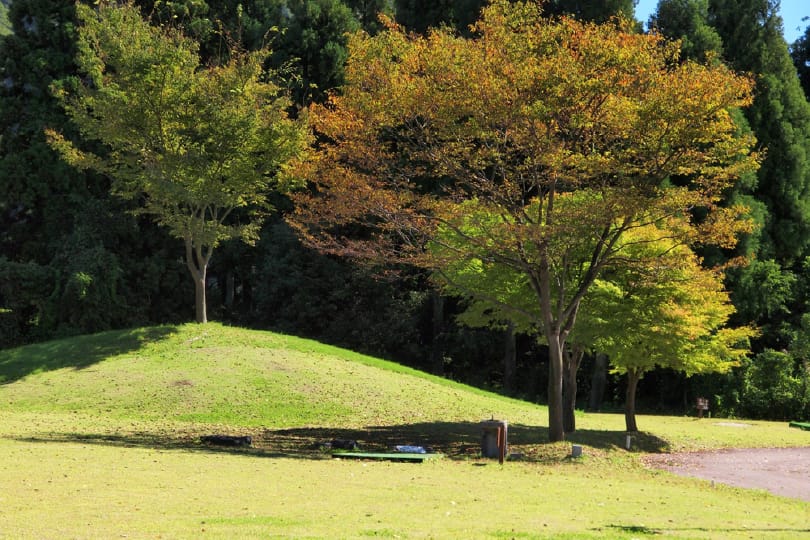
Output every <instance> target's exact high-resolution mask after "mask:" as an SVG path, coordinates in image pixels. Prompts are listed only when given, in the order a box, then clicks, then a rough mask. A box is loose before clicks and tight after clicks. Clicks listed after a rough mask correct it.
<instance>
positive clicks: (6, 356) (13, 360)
mask: <svg viewBox="0 0 810 540" xmlns="http://www.w3.org/2000/svg"><path fill="white" fill-rule="evenodd" d="M175 331H176V327H174V326H158V327H150V328H135V329H132V330H124V331H121V330H115V331H110V332H102V333H99V334H93V335H87V336H77V337H71V338H69V339H62V340H55V341H48V342H46V343H35V344H33V345H27V346H24V347H18V348H15V349H7V350H0V384H9V383H13V382H14V381H17V380H19V379H22V378H23V377H25V376H27V375H30V374H32V373H40V372H44V371H52V370H56V369H62V368H74V369H84V368H87V367H88V366H91V365H93V364H95V363H97V362H100V361H102V360H104V359H105V358H108V357H110V356H113V355H118V354H124V353H127V352H132V351H136V350H138V349H140V348H141V347H143V346H144V345H146V344H148V343H151V342H155V341H159V340H162V339H165V338H166V337H167V336H169V335H171V334H172V333H174V332H175Z"/></svg>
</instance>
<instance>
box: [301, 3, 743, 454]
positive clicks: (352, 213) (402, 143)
mask: <svg viewBox="0 0 810 540" xmlns="http://www.w3.org/2000/svg"><path fill="white" fill-rule="evenodd" d="M346 76H347V84H346V86H345V87H344V88H343V91H342V93H340V94H336V95H334V96H332V99H331V100H330V101H329V102H328V103H327V104H326V105H324V106H316V107H315V108H314V109H313V110H312V114H311V119H312V121H313V123H314V126H315V129H316V131H317V133H318V136H319V147H318V152H317V156H316V157H315V159H312V160H310V161H308V162H307V163H306V164H302V168H301V170H302V172H304V173H305V175H306V177H307V178H308V180H309V181H310V182H311V183H312V185H313V190H311V191H310V192H309V193H307V194H302V195H301V196H299V197H297V199H296V202H297V210H296V213H295V215H294V216H293V217H292V218H291V219H292V221H293V223H294V225H296V226H297V227H298V229H299V230H300V231H301V234H302V235H303V237H304V238H305V239H306V240H307V241H308V242H310V243H311V244H312V245H315V246H317V247H320V248H321V249H324V250H329V251H333V252H336V253H341V254H344V255H349V256H359V257H370V258H378V259H381V260H385V261H403V262H408V263H411V264H416V265H419V266H422V267H426V268H429V269H431V270H433V271H435V272H437V275H438V276H440V277H441V276H442V275H443V274H442V271H443V270H444V269H447V268H450V267H452V266H454V265H458V264H459V263H463V262H464V261H469V260H480V261H483V262H484V263H497V264H499V265H502V266H505V267H509V268H511V269H513V270H514V271H515V272H517V273H518V274H519V275H520V276H521V279H523V280H524V281H525V283H526V284H528V285H529V287H530V290H531V291H532V295H533V297H534V301H535V302H536V303H537V306H538V309H537V310H536V314H537V315H536V317H535V320H534V321H533V324H534V325H535V327H536V328H537V329H538V332H540V333H542V335H543V336H544V337H545V341H546V342H547V343H548V345H549V357H550V358H549V360H550V361H549V391H548V400H549V438H550V440H552V441H558V440H562V439H564V426H563V420H562V410H563V407H562V368H563V356H564V351H565V347H566V341H567V339H568V336H569V334H570V333H571V331H572V329H573V328H574V325H575V323H576V318H577V312H578V309H579V306H580V303H581V301H582V299H583V297H584V295H585V293H586V292H587V291H588V289H589V288H590V287H591V286H592V284H593V283H594V280H596V279H597V277H598V276H599V275H600V273H601V272H602V271H603V269H605V268H606V267H608V266H610V265H612V264H619V263H620V259H621V254H620V253H619V252H618V244H617V243H618V240H619V238H620V237H621V236H622V234H623V233H624V232H625V231H627V230H628V229H630V228H633V227H637V226H639V225H643V224H645V223H650V222H660V221H662V220H663V221H665V220H667V219H669V218H671V217H674V216H681V217H682V216H690V215H692V214H693V210H694V209H696V208H700V209H701V212H700V215H701V219H700V221H699V222H698V221H694V220H690V219H686V220H680V221H681V222H683V223H684V225H683V226H681V227H679V228H675V229H669V228H662V230H667V231H668V232H667V233H666V234H668V235H677V237H678V240H679V241H680V242H683V243H693V242H696V241H698V240H700V241H701V242H704V243H712V244H718V245H721V246H731V245H733V244H734V243H735V241H736V233H737V232H738V231H739V230H741V229H744V228H745V227H747V224H748V222H747V221H746V220H745V218H744V214H745V211H744V209H741V208H737V207H733V208H723V207H721V206H719V204H718V203H719V202H720V200H721V197H722V194H723V192H724V190H726V189H727V188H728V187H729V186H731V185H732V184H733V183H734V181H735V179H736V178H737V177H738V176H739V175H740V174H741V173H742V172H743V171H748V170H751V169H752V168H755V167H756V165H757V160H756V157H755V156H754V155H753V154H752V153H751V146H752V144H753V141H752V140H751V139H750V138H746V137H743V136H738V134H737V132H736V126H735V125H734V121H733V119H732V117H731V116H730V115H729V112H728V110H729V109H730V108H734V107H741V106H745V105H746V104H748V103H749V102H750V100H751V81H750V79H749V78H747V77H745V76H741V75H738V74H735V73H734V72H732V71H731V70H729V69H728V68H726V67H725V66H723V65H721V64H719V63H713V64H711V65H699V64H696V63H680V62H679V55H678V46H677V44H675V43H667V42H665V41H664V40H663V39H662V38H660V37H659V36H655V35H639V34H635V33H633V32H632V30H631V29H630V27H629V25H626V24H624V23H622V22H616V23H613V24H608V25H594V24H584V23H580V22H577V21H575V20H571V19H566V18H562V19H555V20H551V19H548V18H545V17H543V14H542V10H541V7H540V5H539V4H537V3H535V2H516V3H510V2H507V1H505V0H504V1H501V0H496V1H494V2H493V3H492V4H491V5H490V6H488V7H487V8H485V9H484V11H483V13H482V19H481V20H480V21H479V22H478V23H477V25H476V26H475V29H474V32H473V37H471V38H469V39H465V38H462V37H459V36H457V35H456V34H454V33H453V32H452V31H450V30H447V29H439V30H435V31H433V32H431V33H430V34H429V35H428V36H426V37H420V36H414V35H409V34H407V33H405V32H404V31H403V30H402V29H401V28H399V27H397V26H395V25H389V27H388V29H387V31H385V32H382V33H380V34H378V35H377V36H374V37H369V36H367V35H363V34H360V35H355V36H353V37H352V39H351V40H350V57H349V63H348V66H347V70H346ZM570 195H577V196H576V197H575V199H571V200H575V201H576V203H575V204H559V205H558V204H557V203H558V200H559V199H560V198H561V197H566V196H570ZM444 278H445V279H451V278H452V273H445V274H444ZM468 292H469V293H470V294H471V295H473V296H476V297H479V298H481V299H484V300H486V299H489V300H492V301H497V298H493V295H490V294H488V291H487V290H486V288H485V287H479V288H476V287H472V288H471V289H470V290H469V291H468ZM506 311H507V312H508V310H506ZM516 316H520V317H522V316H523V314H517V315H516Z"/></svg>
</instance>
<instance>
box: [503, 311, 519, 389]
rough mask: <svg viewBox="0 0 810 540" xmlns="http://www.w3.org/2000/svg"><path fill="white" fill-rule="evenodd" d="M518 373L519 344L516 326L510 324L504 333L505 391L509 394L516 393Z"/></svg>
mask: <svg viewBox="0 0 810 540" xmlns="http://www.w3.org/2000/svg"><path fill="white" fill-rule="evenodd" d="M516 371H517V343H516V339H515V325H514V324H512V323H509V326H508V327H507V328H506V331H505V332H504V350H503V389H504V390H506V392H507V393H509V394H513V393H514V392H515V372H516Z"/></svg>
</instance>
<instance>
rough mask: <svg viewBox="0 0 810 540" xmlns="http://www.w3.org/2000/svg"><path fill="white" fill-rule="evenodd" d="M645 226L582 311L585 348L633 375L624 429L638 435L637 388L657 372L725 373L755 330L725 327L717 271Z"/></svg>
mask: <svg viewBox="0 0 810 540" xmlns="http://www.w3.org/2000/svg"><path fill="white" fill-rule="evenodd" d="M651 228H654V226H651V225H647V226H642V227H639V228H637V229H634V230H631V231H628V233H626V234H625V236H624V237H623V238H622V243H623V245H622V252H623V253H624V255H625V256H626V259H625V260H626V264H623V265H617V266H615V267H613V268H611V270H610V271H609V272H606V274H605V276H604V277H603V278H602V279H600V280H597V282H596V283H595V284H594V287H593V289H592V291H591V292H590V294H589V295H588V296H587V297H586V298H585V300H584V301H583V305H582V309H581V311H580V317H581V318H580V325H579V327H578V332H579V333H578V335H576V336H574V339H576V340H577V341H579V342H583V343H588V344H591V346H593V347H594V348H596V349H597V350H599V351H602V352H604V353H606V354H608V356H609V357H610V362H611V364H612V365H613V370H614V372H616V373H622V374H626V375H627V392H626V401H625V424H626V428H627V431H630V432H635V431H638V427H637V423H636V389H637V388H638V384H639V381H640V380H641V379H642V377H644V374H645V373H647V372H649V371H651V370H652V369H655V368H657V367H666V368H671V369H674V370H678V371H682V372H684V373H686V374H687V375H693V374H698V373H711V372H724V371H728V370H729V369H731V368H732V367H733V366H736V365H738V364H739V362H740V360H742V359H743V358H744V357H745V356H746V354H747V353H748V351H749V349H748V341H749V339H750V338H751V337H753V336H754V335H755V334H756V331H755V329H754V328H752V327H750V326H744V327H739V328H727V327H725V326H726V323H727V322H728V319H729V317H730V316H731V314H732V313H733V312H734V306H733V305H732V304H731V301H730V298H729V294H728V292H727V291H725V290H724V289H723V281H722V275H721V273H720V272H719V271H718V270H713V269H707V268H704V267H703V266H702V265H701V261H700V259H699V258H698V257H697V256H696V255H695V254H694V253H693V252H692V250H691V249H689V248H688V247H687V246H685V245H682V244H677V243H674V242H673V241H672V240H671V239H668V238H667V237H666V235H662V234H661V231H659V230H655V231H651V230H650V229H651Z"/></svg>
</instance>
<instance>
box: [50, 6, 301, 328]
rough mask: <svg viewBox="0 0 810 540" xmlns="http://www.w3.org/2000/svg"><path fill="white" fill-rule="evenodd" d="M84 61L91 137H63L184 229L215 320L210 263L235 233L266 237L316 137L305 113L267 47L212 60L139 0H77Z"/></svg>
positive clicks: (71, 150) (83, 99) (81, 101)
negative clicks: (94, 146)
mask: <svg viewBox="0 0 810 540" xmlns="http://www.w3.org/2000/svg"><path fill="white" fill-rule="evenodd" d="M77 11H78V15H79V18H80V20H81V23H82V26H81V27H80V29H79V50H80V52H79V55H78V63H79V66H80V68H81V71H82V72H83V73H84V74H85V77H84V78H82V79H81V80H80V81H77V82H76V85H75V87H74V88H73V89H68V88H63V89H62V91H61V94H60V95H61V96H62V98H63V100H64V103H65V107H66V109H67V111H68V113H69V115H70V117H71V118H72V119H73V121H74V122H75V123H76V125H78V126H79V128H80V130H81V133H82V136H83V138H84V139H85V140H86V141H93V142H96V143H100V144H101V146H100V150H97V151H95V152H91V151H89V150H84V151H83V150H82V148H81V146H79V145H74V144H72V143H71V142H69V141H68V140H67V139H65V138H64V137H62V136H61V135H59V134H58V133H55V132H52V133H51V141H52V144H53V145H54V146H55V147H56V148H58V149H59V150H60V151H61V153H62V155H63V156H64V157H65V158H66V159H67V161H69V162H70V163H71V164H73V165H76V166H78V167H83V168H89V169H95V170H97V171H99V172H101V173H104V174H106V175H108V176H109V177H110V178H111V179H112V180H113V190H114V191H115V192H116V193H118V194H120V195H121V196H123V197H126V198H131V199H136V200H140V201H142V207H141V212H143V213H145V214H148V215H150V216H152V217H153V218H154V220H155V221H156V222H157V223H159V224H160V225H163V226H165V227H166V228H167V229H168V230H169V232H170V234H171V235H172V236H174V237H176V238H178V239H180V240H182V241H183V244H184V249H185V261H186V265H187V267H188V270H189V272H190V273H191V276H192V278H193V280H194V284H195V290H196V301H195V305H196V320H197V321H198V322H206V320H207V313H206V300H205V292H206V270H207V268H208V263H209V261H210V260H211V255H212V253H213V250H214V248H215V247H216V246H217V245H218V244H219V243H220V242H222V241H223V240H226V239H229V238H241V239H243V240H245V241H248V242H251V241H253V240H254V239H255V237H256V233H257V231H258V226H259V224H260V222H261V218H262V216H263V214H264V213H265V212H266V211H267V210H268V209H269V203H268V195H269V194H270V193H271V192H272V191H273V190H277V189H283V188H285V187H287V182H288V177H287V175H285V174H284V173H285V170H286V167H287V164H288V162H289V160H290V159H291V158H292V157H294V156H296V155H298V154H299V153H300V152H301V151H302V150H303V149H304V148H305V147H306V145H307V142H308V136H307V130H306V127H305V125H304V124H303V122H302V121H296V120H291V119H290V118H288V116H287V110H288V108H289V106H290V102H289V100H288V99H287V98H286V97H285V96H284V94H283V93H282V92H281V90H280V89H279V87H278V86H276V85H275V84H273V83H272V82H270V81H269V80H268V76H267V74H266V73H265V72H264V71H263V68H262V63H263V60H264V58H265V57H266V56H267V51H259V52H256V53H243V52H241V51H238V50H236V49H234V50H232V51H231V54H230V58H229V60H228V62H227V63H225V64H223V65H219V66H202V65H200V59H199V56H198V53H197V45H196V43H195V42H194V41H192V40H190V39H188V38H186V37H185V36H183V34H182V33H180V32H179V31H177V30H173V29H171V28H168V27H165V26H164V27H154V26H151V25H150V24H149V23H148V22H146V21H145V20H144V19H143V18H142V17H141V15H140V13H139V11H138V9H137V8H136V7H134V6H133V5H132V4H124V5H122V6H118V5H116V4H108V3H102V4H100V5H99V6H98V8H97V9H92V8H88V7H84V6H78V7H77Z"/></svg>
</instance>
